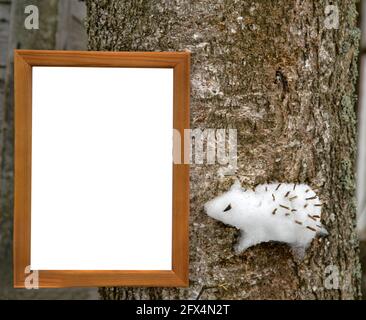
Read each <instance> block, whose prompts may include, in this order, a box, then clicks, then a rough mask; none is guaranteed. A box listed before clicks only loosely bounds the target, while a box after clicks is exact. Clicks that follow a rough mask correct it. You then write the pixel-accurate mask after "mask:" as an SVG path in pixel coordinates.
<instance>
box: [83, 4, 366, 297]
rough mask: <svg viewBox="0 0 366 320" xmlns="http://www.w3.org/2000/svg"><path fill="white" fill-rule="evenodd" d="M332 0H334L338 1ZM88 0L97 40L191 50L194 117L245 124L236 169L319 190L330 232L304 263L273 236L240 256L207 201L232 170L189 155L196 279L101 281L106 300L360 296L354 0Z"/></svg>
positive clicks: (104, 46) (216, 124) (251, 177)
mask: <svg viewBox="0 0 366 320" xmlns="http://www.w3.org/2000/svg"><path fill="white" fill-rule="evenodd" d="M333 3H334V2H333ZM327 4H328V2H327V1H318V0H306V1H302V0H297V1H292V0H291V1H290V0H279V1H259V0H256V1H234V0H227V1H221V0H210V1H190V2H188V1H180V0H177V1H163V0H156V1H144V0H140V1H116V0H113V1H93V0H89V1H87V10H88V18H87V20H88V21H87V22H88V37H89V49H90V50H112V51H117V50H118V51H171V50H174V51H182V50H190V51H191V52H192V70H191V127H192V128H236V129H237V130H238V171H237V177H238V178H239V179H240V180H241V182H242V184H243V185H244V186H246V187H253V186H255V185H256V184H259V183H266V182H271V181H281V182H289V183H290V182H298V183H300V182H303V183H308V184H309V185H310V186H311V187H312V188H314V189H317V190H318V193H319V195H320V198H321V200H322V201H323V203H324V207H323V222H324V224H325V225H326V227H327V229H328V230H329V231H330V235H329V236H328V237H327V238H324V239H316V240H314V241H313V243H312V245H311V247H310V248H309V249H308V250H307V254H306V257H305V259H304V260H303V261H302V262H300V263H299V262H296V261H295V260H294V259H293V257H292V255H291V253H290V251H289V248H288V246H286V245H284V244H276V243H265V244H260V245H257V246H255V247H253V248H250V249H248V250H247V251H245V252H244V253H242V254H240V255H239V256H237V255H235V254H234V252H233V243H234V242H235V238H236V236H237V231H236V230H234V229H233V228H230V227H227V226H224V225H223V224H220V223H217V222H215V221H213V220H212V219H210V218H208V217H207V216H206V215H205V214H204V212H203V204H204V203H205V202H206V201H207V200H209V199H211V198H213V197H214V196H216V195H217V194H219V193H220V192H222V191H225V190H227V188H228V187H229V185H230V184H231V183H232V181H233V177H221V176H220V175H218V174H217V172H218V171H217V169H218V167H217V166H215V165H208V164H206V165H192V166H191V217H190V286H189V288H186V289H176V288H173V289H169V288H109V289H107V288H101V289H100V294H101V297H102V298H104V299H141V298H144V299H156V298H162V299H180V298H182V299H185V298H188V299H358V298H360V277H361V270H360V263H359V256H358V255H359V248H358V246H359V242H358V239H357V236H356V233H355V219H356V205H355V174H354V172H355V170H354V169H355V155H356V149H355V148H356V147H355V138H356V116H355V110H354V108H355V100H356V99H355V83H356V80H357V76H358V73H357V56H358V41H359V30H358V29H357V28H356V20H357V11H356V6H355V1H353V0H339V1H336V2H335V3H334V4H335V5H336V6H337V8H338V9H339V28H338V29H328V28H327V26H326V21H325V18H326V14H325V7H326V5H327Z"/></svg>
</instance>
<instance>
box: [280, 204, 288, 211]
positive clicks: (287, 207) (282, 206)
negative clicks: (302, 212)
mask: <svg viewBox="0 0 366 320" xmlns="http://www.w3.org/2000/svg"><path fill="white" fill-rule="evenodd" d="M280 207H282V208H284V209H287V210H290V208H289V207H286V206H284V205H282V204H280Z"/></svg>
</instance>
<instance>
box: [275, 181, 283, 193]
mask: <svg viewBox="0 0 366 320" xmlns="http://www.w3.org/2000/svg"><path fill="white" fill-rule="evenodd" d="M281 184H282V183H280V184H279V185H278V186H277V188H276V191H277V190H278V189H279V188H280V187H281Z"/></svg>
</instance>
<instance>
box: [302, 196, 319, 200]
mask: <svg viewBox="0 0 366 320" xmlns="http://www.w3.org/2000/svg"><path fill="white" fill-rule="evenodd" d="M316 198H317V196H313V197H310V198H305V200H314V199H316Z"/></svg>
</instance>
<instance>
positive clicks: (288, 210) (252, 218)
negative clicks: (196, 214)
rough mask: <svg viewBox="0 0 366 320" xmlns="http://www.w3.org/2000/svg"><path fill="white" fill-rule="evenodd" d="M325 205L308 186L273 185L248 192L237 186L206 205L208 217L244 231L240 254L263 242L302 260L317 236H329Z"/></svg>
mask: <svg viewBox="0 0 366 320" xmlns="http://www.w3.org/2000/svg"><path fill="white" fill-rule="evenodd" d="M321 208H322V204H321V201H320V200H319V198H318V196H317V195H316V193H315V192H314V191H313V190H312V189H311V188H310V187H309V186H308V185H306V184H293V183H292V184H288V183H272V184H263V185H258V186H257V187H256V188H255V190H245V189H243V188H241V186H240V183H239V182H236V183H234V184H233V186H232V187H231V188H230V190H229V191H228V192H226V193H224V194H222V195H220V196H218V197H217V198H214V199H213V200H211V201H208V202H207V203H206V204H205V211H206V213H207V214H208V215H209V216H210V217H212V218H214V219H216V220H219V221H221V222H223V223H225V224H227V225H230V226H233V227H236V228H237V229H240V231H241V234H240V237H239V241H238V243H237V244H236V245H235V251H236V252H237V253H240V252H243V251H244V250H246V249H247V248H249V247H251V246H254V245H256V244H258V243H261V242H268V241H279V242H284V243H287V244H289V245H290V246H291V247H292V249H293V253H294V254H295V256H296V257H298V258H303V256H304V254H305V250H306V248H307V247H308V246H309V245H310V243H311V241H312V240H313V238H314V237H315V236H316V235H322V236H325V235H327V234H328V232H327V230H326V229H325V228H324V227H323V225H322V223H321V221H320V219H321Z"/></svg>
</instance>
